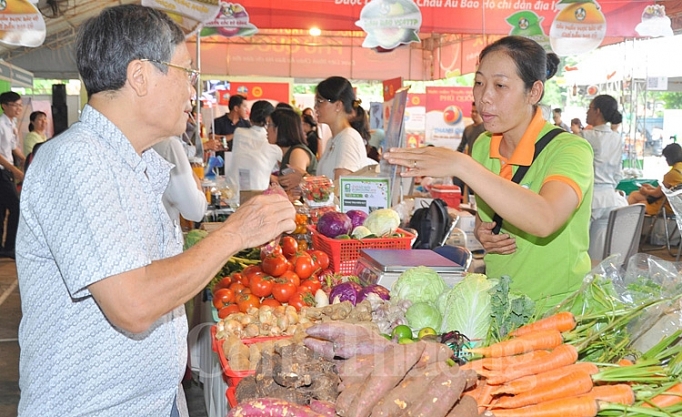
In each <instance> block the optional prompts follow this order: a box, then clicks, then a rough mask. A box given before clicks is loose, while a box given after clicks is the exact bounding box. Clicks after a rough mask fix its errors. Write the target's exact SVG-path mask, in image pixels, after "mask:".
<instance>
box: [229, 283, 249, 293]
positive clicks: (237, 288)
mask: <svg viewBox="0 0 682 417" xmlns="http://www.w3.org/2000/svg"><path fill="white" fill-rule="evenodd" d="M230 289H231V290H232V292H233V293H234V295H235V296H238V295H240V294H241V293H243V292H244V291H245V290H247V288H246V287H245V286H244V284H242V283H241V282H233V283H232V285H230ZM249 291H250V290H249Z"/></svg>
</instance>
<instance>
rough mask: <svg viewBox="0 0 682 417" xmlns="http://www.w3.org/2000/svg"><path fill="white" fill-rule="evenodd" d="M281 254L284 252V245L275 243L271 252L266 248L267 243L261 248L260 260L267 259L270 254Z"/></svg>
mask: <svg viewBox="0 0 682 417" xmlns="http://www.w3.org/2000/svg"><path fill="white" fill-rule="evenodd" d="M281 254H282V247H281V246H280V245H275V247H274V248H273V249H272V250H271V251H270V252H267V251H266V250H265V245H263V246H262V247H261V248H260V260H261V261H262V260H263V259H265V257H266V256H268V255H281Z"/></svg>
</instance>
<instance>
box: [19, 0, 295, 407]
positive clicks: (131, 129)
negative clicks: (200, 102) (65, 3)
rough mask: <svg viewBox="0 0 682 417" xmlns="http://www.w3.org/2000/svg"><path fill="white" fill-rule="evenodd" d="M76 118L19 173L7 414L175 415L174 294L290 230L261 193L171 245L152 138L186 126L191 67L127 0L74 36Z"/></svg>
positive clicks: (183, 297)
mask: <svg viewBox="0 0 682 417" xmlns="http://www.w3.org/2000/svg"><path fill="white" fill-rule="evenodd" d="M76 60H77V64H78V70H79V73H80V75H81V78H82V80H83V83H84V85H85V88H86V89H87V92H88V105H87V106H85V108H84V109H83V112H82V114H81V120H80V123H77V124H75V125H74V126H72V127H71V128H70V129H69V130H67V131H66V132H64V133H62V134H61V135H60V136H58V137H57V138H55V139H53V140H52V141H50V142H47V143H46V144H45V145H44V146H43V147H42V148H41V150H40V152H39V153H38V154H37V155H36V157H35V159H34V161H33V163H32V165H31V169H30V171H29V172H28V175H27V176H26V178H25V181H24V188H23V190H22V196H21V199H22V202H21V204H22V212H21V217H20V221H19V231H18V237H17V269H18V275H19V285H20V290H21V298H22V300H21V301H22V310H23V311H24V316H23V318H22V322H21V326H20V329H19V343H20V345H21V359H20V381H19V384H20V388H21V400H20V402H19V415H20V416H27V415H39V414H42V413H44V412H45V410H49V413H50V414H52V415H73V414H79V415H97V416H112V417H113V416H116V417H119V416H173V415H181V414H186V406H185V404H184V396H183V393H182V389H179V387H180V381H181V378H182V376H183V375H184V372H185V364H186V352H187V344H186V336H187V319H186V317H185V311H184V307H183V305H184V303H185V302H186V301H188V300H189V299H190V298H192V297H193V296H194V295H195V294H197V293H198V292H199V291H200V290H201V289H203V288H204V287H205V286H206V284H208V282H209V281H210V280H211V278H212V277H213V276H214V275H215V274H216V273H217V272H218V271H219V270H220V268H221V267H222V266H223V265H224V264H225V262H226V261H227V260H228V258H229V257H230V256H231V255H232V254H234V253H236V252H237V251H239V250H242V249H244V248H248V247H255V246H257V245H260V244H262V243H265V242H267V241H270V240H272V239H273V238H275V237H276V236H278V235H279V234H281V233H283V232H288V231H292V230H293V229H294V228H295V223H294V215H295V210H294V208H293V206H292V205H291V204H290V203H289V202H288V201H287V199H286V198H284V197H280V196H274V195H270V196H260V197H256V198H254V199H252V200H250V201H249V202H247V203H246V204H244V205H243V206H242V207H241V209H240V210H238V211H237V212H236V213H234V214H233V215H232V216H230V218H229V219H228V220H227V221H226V222H225V223H224V224H223V226H222V227H220V228H219V229H217V230H216V231H214V232H212V233H211V235H209V236H208V237H206V238H205V239H204V240H203V241H201V242H199V243H198V244H196V245H195V246H193V247H192V248H191V249H190V250H188V251H186V252H182V235H181V234H180V231H179V230H178V229H176V228H174V227H173V223H172V221H171V219H170V218H169V216H168V214H167V213H166V210H165V209H164V206H163V203H162V201H161V196H162V194H163V191H164V189H165V187H166V184H167V182H168V177H169V171H170V169H171V165H170V164H169V163H167V162H165V161H164V160H163V159H162V158H161V157H160V156H159V155H158V154H157V153H156V152H155V151H154V150H152V149H150V147H151V146H152V145H154V144H155V143H157V142H159V141H161V140H163V139H165V138H167V137H169V136H173V135H179V134H181V133H182V132H183V131H184V129H185V123H186V121H187V118H186V117H183V113H189V112H190V110H191V104H190V99H191V98H192V95H193V94H194V93H195V91H194V89H193V87H192V85H193V81H195V80H196V77H197V75H198V73H197V72H196V71H195V70H193V69H192V68H191V63H192V60H191V57H190V55H189V51H188V49H187V47H186V45H185V43H184V35H183V33H182V31H181V30H180V28H179V27H178V26H177V25H176V24H175V23H174V22H173V21H172V20H171V19H170V18H168V16H166V15H165V14H164V13H162V12H159V11H157V10H154V9H150V8H146V7H143V6H139V5H124V6H117V7H112V8H108V9H104V10H103V11H102V12H101V14H100V15H99V16H98V17H96V18H94V19H92V20H90V21H88V22H86V23H85V24H83V25H82V26H81V28H80V30H79V36H78V40H77V46H76Z"/></svg>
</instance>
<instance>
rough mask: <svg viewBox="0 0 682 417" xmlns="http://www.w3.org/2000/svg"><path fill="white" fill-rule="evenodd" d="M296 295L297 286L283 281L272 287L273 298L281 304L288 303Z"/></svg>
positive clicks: (277, 281) (280, 280) (279, 280)
mask: <svg viewBox="0 0 682 417" xmlns="http://www.w3.org/2000/svg"><path fill="white" fill-rule="evenodd" d="M295 293H296V286H295V285H294V284H292V283H291V282H288V281H285V280H283V279H278V280H276V282H275V284H274V285H273V286H272V296H273V297H274V298H275V300H277V301H279V302H280V303H286V302H287V301H289V299H290V298H291V296H293V295H294V294H295Z"/></svg>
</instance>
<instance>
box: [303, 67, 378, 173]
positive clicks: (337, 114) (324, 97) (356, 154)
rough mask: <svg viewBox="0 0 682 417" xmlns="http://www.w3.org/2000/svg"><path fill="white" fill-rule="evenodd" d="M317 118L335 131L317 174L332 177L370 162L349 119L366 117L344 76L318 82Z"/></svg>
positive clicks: (349, 171) (360, 139)
mask: <svg viewBox="0 0 682 417" xmlns="http://www.w3.org/2000/svg"><path fill="white" fill-rule="evenodd" d="M315 111H316V112H317V120H318V122H320V123H325V124H327V125H328V126H329V128H330V129H331V131H332V138H331V139H330V140H329V141H328V142H327V144H326V146H325V150H324V152H323V153H322V156H321V157H320V162H319V163H318V164H317V175H325V176H327V177H328V178H331V179H333V180H338V179H339V177H340V176H342V175H347V174H350V173H351V172H354V171H357V170H359V169H360V168H363V167H365V166H366V165H367V149H366V148H365V143H364V141H363V140H362V137H361V136H360V133H358V131H357V130H355V129H353V127H352V126H351V123H350V119H351V118H353V117H356V118H357V117H360V118H363V117H364V118H366V117H367V115H366V112H364V111H362V110H361V108H360V100H358V99H357V98H356V97H355V92H354V91H353V86H352V85H351V84H350V82H349V81H348V80H347V79H345V78H343V77H329V78H327V79H326V80H324V81H322V82H321V83H319V84H318V85H317V89H316V94H315Z"/></svg>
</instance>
